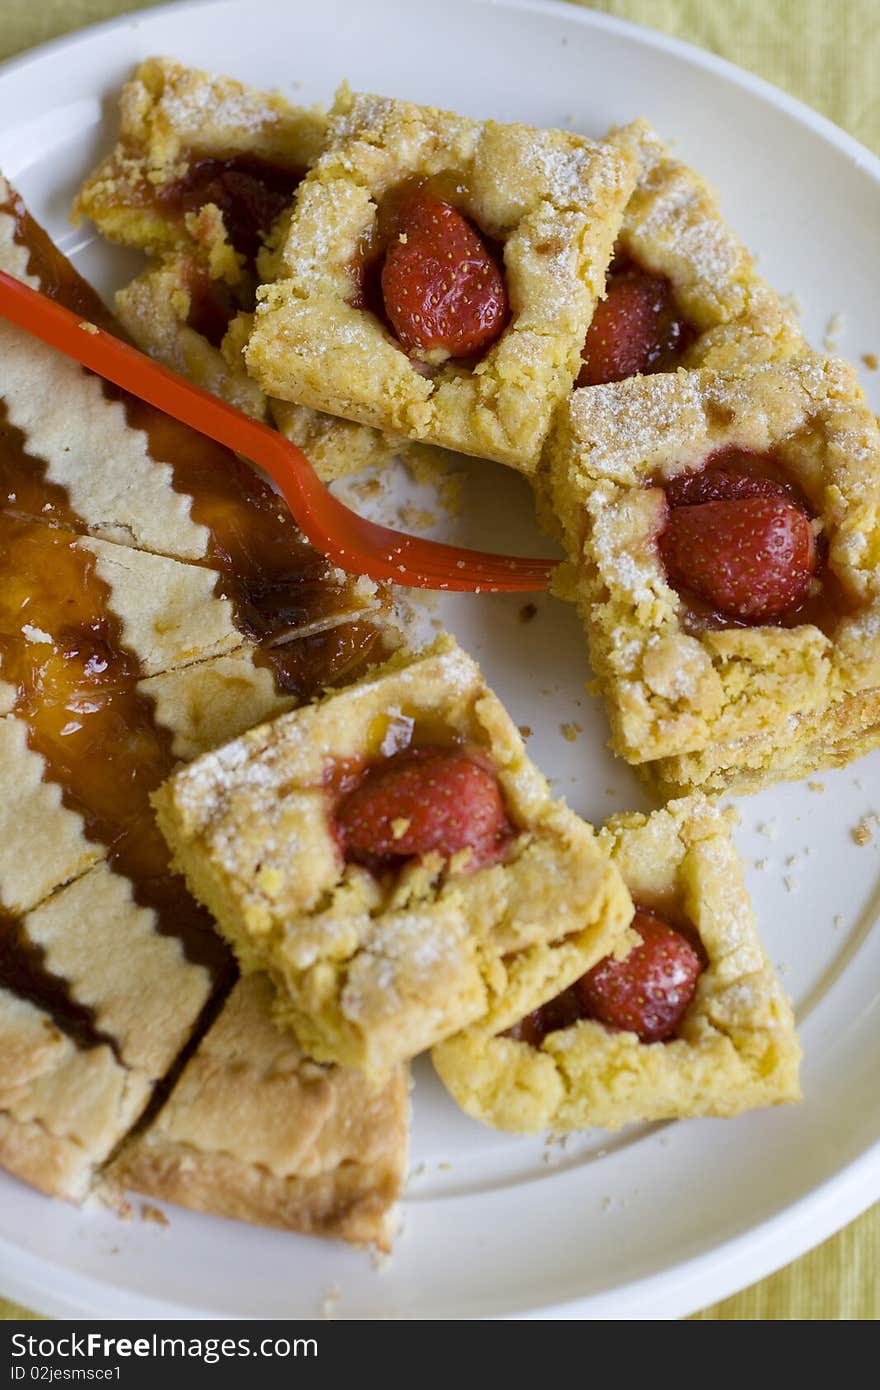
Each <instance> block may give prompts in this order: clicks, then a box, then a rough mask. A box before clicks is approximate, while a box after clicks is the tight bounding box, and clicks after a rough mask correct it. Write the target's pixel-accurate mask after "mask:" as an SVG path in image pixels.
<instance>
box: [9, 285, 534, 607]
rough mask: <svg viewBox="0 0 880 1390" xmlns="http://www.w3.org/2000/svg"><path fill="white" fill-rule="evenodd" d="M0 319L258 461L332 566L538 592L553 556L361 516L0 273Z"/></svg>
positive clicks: (289, 454)
mask: <svg viewBox="0 0 880 1390" xmlns="http://www.w3.org/2000/svg"><path fill="white" fill-rule="evenodd" d="M0 316H2V317H3V318H5V319H8V320H9V322H10V323H14V324H16V325H17V327H19V328H23V329H24V330H25V332H26V333H30V334H32V335H33V336H34V337H36V338H40V339H42V341H43V342H44V343H48V345H49V346H50V347H53V348H57V350H58V351H59V352H63V353H64V354H65V356H67V357H72V358H73V359H74V361H76V362H79V363H80V364H81V365H82V366H83V367H87V368H88V369H89V371H92V372H96V373H97V374H98V376H101V377H104V378H105V380H107V381H112V382H113V383H114V384H115V385H116V386H121V387H122V388H123V390H125V391H128V392H129V393H130V394H131V395H133V396H137V397H138V398H139V399H140V400H142V401H147V402H148V404H150V405H152V406H155V407H156V408H157V409H158V410H162V411H164V412H165V414H166V415H171V416H172V417H173V418H174V419H175V420H179V421H181V423H182V424H184V425H189V426H190V428H191V429H194V430H198V432H199V433H200V434H206V435H207V436H208V437H209V438H210V439H214V440H216V441H217V443H218V444H224V445H225V446H226V447H227V448H228V449H234V450H235V452H236V453H239V454H243V455H244V457H245V458H248V459H250V460H251V461H252V462H253V463H257V464H259V465H260V467H261V468H262V469H264V470H265V472H266V473H267V474H268V475H269V477H270V478H271V479H272V480H273V482H274V483H275V484H276V485H277V487H278V488H279V490H280V492H281V495H282V496H283V498H284V500H285V502H286V503H287V505H288V507H289V508H290V510H291V512H292V514H293V516H294V518H295V519H296V521H297V523H298V525H299V527H300V529H301V530H302V531H303V533H304V534H305V536H306V537H307V538H308V540H309V541H310V542H311V544H312V545H313V546H314V547H315V549H316V550H319V551H320V552H321V553H322V554H323V555H326V556H327V557H328V559H330V560H332V561H333V563H334V564H336V565H339V567H340V568H341V569H344V570H350V571H351V572H353V573H355V574H367V575H369V576H370V578H371V579H380V580H391V581H393V582H394V583H395V584H407V585H411V586H413V587H415V588H419V589H457V590H470V591H475V592H478V593H479V592H481V591H483V592H499V591H502V592H503V591H508V592H527V591H531V590H536V589H546V587H547V584H548V581H549V577H550V571H551V569H552V568H553V566H554V564H555V563H556V562H555V561H553V560H527V559H517V558H515V557H513V556H509V555H490V554H486V553H484V552H483V551H478V550H461V549H459V548H458V547H457V546H452V545H441V544H440V543H439V542H437V541H426V540H421V539H420V538H419V537H418V536H409V535H405V534H404V533H403V532H400V531H394V530H392V529H391V528H390V527H388V526H377V525H375V524H374V523H373V522H371V521H365V520H364V519H363V517H360V516H358V515H357V513H356V512H353V511H351V510H350V508H348V507H345V506H343V504H342V503H341V502H339V501H337V499H336V498H335V497H334V496H333V495H332V494H331V493H330V492H328V490H327V488H326V487H325V486H324V484H323V483H322V482H321V480H320V478H318V476H317V474H316V473H315V470H314V469H313V468H312V465H311V464H310V463H309V460H308V459H307V458H306V456H305V454H304V453H303V452H302V451H301V450H300V449H298V448H297V447H296V445H294V444H291V443H290V442H289V441H288V440H286V439H284V438H283V436H282V435H280V434H278V433H277V432H276V431H275V430H273V429H269V427H268V426H267V425H262V424H259V423H258V422H257V421H256V420H252V419H250V417H249V416H247V415H244V414H242V412H241V411H240V410H236V409H235V407H234V406H231V405H229V404H228V403H227V402H226V401H221V400H218V398H217V397H216V396H212V395H209V394H208V392H207V391H202V390H201V389H200V388H199V387H198V386H193V385H192V383H191V382H189V381H185V380H184V379H183V377H180V376H177V375H176V374H175V373H174V372H170V371H168V369H167V368H166V367H161V366H159V364H158V363H156V362H153V361H151V359H150V358H149V357H146V356H145V355H144V354H143V353H142V352H138V351H137V349H136V348H133V347H129V345H128V344H127V343H123V342H122V341H121V340H120V339H119V338H115V337H113V335H112V334H111V333H105V332H104V330H103V329H101V328H98V327H97V325H95V324H93V323H90V322H89V321H88V320H87V319H82V318H80V317H79V315H78V314H73V313H71V312H70V310H69V309H65V308H64V307H63V305H61V304H57V303H56V302H55V301H54V300H52V299H48V298H47V297H46V296H45V295H42V294H40V293H39V292H38V291H37V290H32V289H31V288H30V287H29V286H28V285H23V284H22V283H21V282H20V281H19V280H15V279H13V277H12V276H10V275H7V274H5V273H4V272H3V271H0Z"/></svg>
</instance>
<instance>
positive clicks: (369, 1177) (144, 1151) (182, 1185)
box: [109, 975, 409, 1250]
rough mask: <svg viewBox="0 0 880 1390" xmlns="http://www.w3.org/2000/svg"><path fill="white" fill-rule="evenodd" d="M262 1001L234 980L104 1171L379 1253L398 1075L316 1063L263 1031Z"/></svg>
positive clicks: (384, 1242) (143, 1187) (259, 991)
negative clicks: (155, 1105)
mask: <svg viewBox="0 0 880 1390" xmlns="http://www.w3.org/2000/svg"><path fill="white" fill-rule="evenodd" d="M271 997H272V987H271V985H270V983H269V981H268V980H267V979H266V977H265V976H264V975H249V976H247V977H246V978H245V979H243V980H240V981H239V982H238V984H237V985H235V987H234V988H233V990H232V992H231V993H230V995H229V996H228V998H227V999H226V1002H225V1003H224V1005H223V1008H222V1010H221V1012H220V1015H219V1017H218V1018H217V1020H216V1022H215V1023H214V1024H213V1025H212V1027H211V1028H210V1029H209V1030H208V1032H207V1033H206V1034H205V1036H204V1037H203V1038H202V1040H201V1042H200V1043H199V1046H198V1048H197V1050H196V1052H195V1054H194V1055H193V1057H192V1058H191V1059H190V1060H189V1061H188V1062H187V1064H186V1066H185V1067H184V1069H183V1072H182V1073H181V1076H180V1078H179V1080H178V1081H177V1083H176V1085H175V1087H174V1089H173V1091H172V1092H171V1095H170V1096H169V1098H168V1100H167V1101H166V1103H165V1104H164V1105H163V1106H162V1108H161V1110H160V1111H159V1113H158V1115H157V1116H156V1117H155V1118H154V1119H153V1120H152V1122H148V1123H147V1124H145V1125H141V1126H139V1127H138V1129H137V1130H136V1131H135V1133H134V1134H133V1136H132V1137H131V1138H130V1139H129V1140H127V1141H126V1143H125V1144H124V1145H123V1147H122V1149H121V1151H120V1153H119V1156H118V1157H117V1158H116V1159H115V1160H114V1162H113V1164H112V1166H111V1168H110V1173H109V1176H110V1178H111V1179H112V1180H113V1181H115V1182H117V1183H119V1184H120V1185H121V1186H123V1187H127V1188H132V1187H133V1188H135V1189H136V1190H137V1191H138V1192H143V1193H146V1194H147V1195H149V1196H154V1197H161V1198H164V1199H165V1200H170V1201H174V1202H180V1203H181V1204H182V1205H183V1206H187V1207H191V1208H192V1209H193V1210H195V1211H206V1212H211V1213H212V1214H213V1215H215V1216H231V1217H235V1218H236V1219H238V1220H239V1221H250V1222H254V1223H255V1224H257V1225H263V1226H281V1227H283V1228H285V1229H286V1230H294V1231H302V1232H304V1233H305V1234H307V1235H320V1236H335V1237H339V1238H341V1239H343V1240H348V1241H353V1242H354V1243H355V1244H367V1243H371V1244H375V1245H377V1246H378V1247H379V1248H380V1249H381V1250H388V1249H389V1247H390V1245H391V1241H392V1238H393V1236H394V1234H395V1230H396V1224H397V1218H396V1212H395V1206H394V1204H395V1202H396V1200H397V1197H398V1196H399V1194H400V1191H401V1189H402V1187H403V1183H404V1180H405V1178H406V1161H407V1132H408V1128H409V1084H408V1077H407V1071H406V1068H405V1067H398V1068H396V1069H395V1070H394V1071H393V1072H392V1073H391V1075H390V1076H389V1077H388V1079H387V1080H386V1081H384V1082H382V1083H379V1084H378V1085H373V1084H371V1083H370V1082H369V1081H367V1080H366V1079H365V1078H364V1077H362V1076H360V1075H358V1073H357V1072H352V1071H343V1070H342V1069H341V1068H339V1067H327V1066H320V1065H319V1064H318V1063H317V1062H313V1061H311V1060H310V1059H309V1058H308V1057H305V1056H304V1055H303V1053H302V1052H301V1051H300V1049H299V1048H298V1047H297V1046H296V1043H295V1042H294V1041H293V1039H292V1038H291V1037H290V1035H289V1033H287V1034H286V1033H284V1032H282V1031H281V1030H280V1029H278V1028H276V1027H275V1026H274V1024H273V1023H272V1021H271V1018H270V1004H271Z"/></svg>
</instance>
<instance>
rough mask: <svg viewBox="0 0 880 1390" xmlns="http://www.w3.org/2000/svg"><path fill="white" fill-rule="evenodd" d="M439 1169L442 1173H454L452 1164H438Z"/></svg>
mask: <svg viewBox="0 0 880 1390" xmlns="http://www.w3.org/2000/svg"><path fill="white" fill-rule="evenodd" d="M437 1167H438V1169H439V1171H440V1172H441V1173H451V1172H452V1164H451V1163H438V1164H437Z"/></svg>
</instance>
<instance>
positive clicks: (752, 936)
mask: <svg viewBox="0 0 880 1390" xmlns="http://www.w3.org/2000/svg"><path fill="white" fill-rule="evenodd" d="M600 840H601V841H602V842H603V844H604V845H605V847H606V848H608V849H609V850H610V851H611V854H612V857H613V861H614V863H615V864H617V866H618V867H619V869H620V871H621V873H622V874H623V877H624V880H625V882H626V884H627V887H628V888H629V890H630V892H631V893H632V896H633V900H634V902H635V904H636V913H635V917H634V918H633V921H632V932H631V935H632V937H633V938H634V940H635V945H634V946H633V948H632V950H631V951H630V952H629V954H628V955H625V956H624V957H623V959H618V958H615V957H609V958H608V959H607V960H604V961H602V962H601V963H600V964H599V965H598V966H596V967H595V968H594V969H593V970H591V971H589V972H588V973H587V974H586V975H584V976H583V978H581V979H580V980H578V981H577V982H576V983H575V984H574V985H572V986H570V987H569V988H567V989H561V990H559V991H558V992H557V993H556V995H555V997H552V998H550V1000H549V1002H547V998H548V993H547V983H548V982H547V981H541V982H540V984H541V988H540V989H532V990H531V991H529V990H528V989H526V990H519V991H516V990H514V991H511V993H510V994H509V995H507V996H502V997H501V998H499V999H498V1000H497V1001H496V1003H495V1006H494V1008H493V1010H492V1011H491V1013H490V1014H489V1015H487V1017H486V1018H484V1019H482V1020H481V1021H480V1023H479V1024H477V1025H475V1026H473V1027H471V1028H468V1029H466V1030H464V1031H463V1032H462V1033H460V1034H459V1035H458V1036H457V1037H454V1038H449V1039H448V1040H447V1041H446V1042H444V1043H442V1044H440V1046H439V1047H436V1048H435V1049H434V1052H433V1059H434V1065H435V1067H436V1068H437V1071H438V1072H439V1074H440V1076H441V1078H442V1080H443V1081H444V1082H445V1084H446V1086H447V1088H448V1090H449V1091H450V1093H451V1094H452V1096H453V1097H454V1098H455V1100H456V1101H458V1103H459V1105H460V1106H461V1107H462V1108H463V1109H464V1110H465V1111H467V1113H468V1114H469V1115H472V1116H474V1118H475V1119H479V1120H482V1121H484V1123H486V1124H490V1125H494V1126H495V1127H496V1128H498V1129H506V1130H514V1131H519V1132H526V1133H534V1132H537V1131H539V1130H543V1129H550V1130H554V1131H556V1132H564V1131H567V1130H573V1129H588V1128H590V1127H592V1126H598V1127H601V1128H604V1129H619V1128H620V1127H621V1126H622V1125H626V1124H631V1123H633V1122H634V1121H646V1120H669V1119H683V1118H685V1117H688V1116H695V1115H719V1116H730V1115H737V1114H739V1113H740V1112H741V1111H744V1110H750V1109H753V1108H756V1107H759V1106H766V1105H780V1104H783V1103H784V1102H787V1101H794V1100H798V1099H800V1088H799V1085H798V1067H799V1063H800V1055H801V1054H800V1047H799V1045H798V1041H797V1037H796V1035H795V1028H794V1018H793V1016H792V1011H791V1007H790V1005H789V1003H788V1000H787V999H786V997H785V995H784V994H783V992H782V989H781V988H780V985H779V982H778V981H777V979H776V976H775V974H774V972H773V969H772V967H771V965H770V963H769V961H768V959H767V957H766V955H765V953H764V951H763V949H762V947H761V944H760V942H759V940H758V936H757V932H756V928H755V919H754V913H753V911H752V907H751V903H750V901H749V898H748V895H747V893H746V889H745V885H744V883H743V879H742V872H741V868H740V864H739V860H738V858H737V854H736V851H735V849H734V847H733V844H732V841H731V839H730V832H729V828H728V825H727V823H726V819H725V817H724V815H723V813H722V812H720V811H719V810H718V809H717V808H716V807H715V806H713V805H712V804H711V803H710V802H709V801H707V800H706V799H705V798H702V797H695V798H689V799H685V800H682V801H674V802H671V803H670V805H669V806H667V807H666V809H665V810H663V811H656V812H655V813H654V814H653V815H652V816H648V817H646V816H642V815H622V816H615V817H614V818H613V819H612V820H611V821H609V823H608V825H607V826H606V828H605V829H604V830H603V831H602V832H601V835H600ZM527 1010H530V1011H529V1012H526V1011H527Z"/></svg>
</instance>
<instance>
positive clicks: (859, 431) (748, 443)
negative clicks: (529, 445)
mask: <svg viewBox="0 0 880 1390" xmlns="http://www.w3.org/2000/svg"><path fill="white" fill-rule="evenodd" d="M728 445H735V446H737V447H740V448H743V449H747V450H753V451H756V452H758V453H761V452H764V451H766V450H768V449H771V448H772V450H773V451H774V453H775V454H776V455H777V457H779V458H780V459H781V460H782V462H783V463H784V464H785V465H786V466H787V468H788V469H789V471H790V473H791V475H792V477H793V479H794V481H795V482H797V483H798V484H799V486H800V488H801V490H802V492H803V493H804V494H805V496H806V497H807V499H808V501H809V502H810V504H811V506H812V509H813V511H814V513H815V514H816V516H817V518H818V519H819V523H820V525H821V531H822V535H823V538H824V541H825V543H826V544H827V547H828V552H827V553H828V559H827V564H828V568H829V570H830V571H831V573H832V575H833V577H834V579H835V580H836V582H837V585H838V586H839V588H840V590H841V593H842V595H843V598H844V600H845V602H846V604H847V605H848V607H847V608H846V610H845V611H843V610H842V616H841V617H840V618H839V619H838V621H837V623H836V625H835V626H834V627H833V629H832V632H831V635H830V636H828V635H826V633H825V632H824V631H822V630H820V629H819V628H818V627H815V626H812V625H811V624H803V625H801V626H797V627H790V628H785V627H777V626H762V627H751V628H745V627H725V628H720V629H717V630H703V631H687V630H686V627H685V606H684V603H683V600H682V599H681V598H680V597H679V595H678V594H677V593H676V591H675V590H674V589H673V588H671V587H670V585H669V584H668V583H667V580H666V575H665V571H664V569H663V566H662V562H661V560H660V557H659V553H658V550H657V545H656V538H657V535H658V531H659V528H660V527H661V526H662V524H663V494H662V490H661V488H659V487H658V486H656V485H652V483H654V482H655V481H656V480H657V479H658V478H659V479H664V480H666V479H670V478H672V477H674V476H676V475H677V474H679V473H681V472H684V471H686V470H687V469H689V468H692V467H694V466H695V465H697V464H698V463H700V462H702V461H703V460H704V459H706V457H707V456H708V455H709V454H711V453H713V452H714V451H715V450H718V449H720V448H723V447H725V446H728ZM547 457H548V468H549V477H550V483H551V487H552V495H553V505H554V509H555V512H556V515H557V516H558V518H559V520H560V522H561V524H562V527H563V531H564V534H565V543H566V548H567V550H568V553H569V556H570V561H571V563H570V565H569V566H568V567H566V569H565V570H564V571H563V572H562V573H561V574H560V576H559V580H558V589H559V591H560V592H562V593H564V594H565V595H566V596H568V597H570V598H572V599H573V600H574V601H575V602H576V603H577V605H578V607H579V609H580V611H581V614H582V617H583V620H584V623H585V626H586V629H587V634H588V638H589V645H590V653H591V661H592V666H593V670H594V672H595V675H596V678H597V681H598V684H599V686H600V688H601V690H602V692H603V694H604V696H605V701H606V705H607V709H608V715H609V719H610V721H611V727H612V740H611V746H612V748H613V749H614V751H615V752H616V753H618V754H619V755H620V756H622V757H624V758H626V759H627V761H628V762H631V763H635V764H638V765H643V771H644V774H645V776H646V777H647V778H648V780H649V781H650V782H651V784H652V785H653V786H655V787H656V788H657V789H659V790H660V791H661V792H662V794H663V795H664V796H670V795H675V794H680V793H682V792H686V791H688V790H692V789H694V788H697V787H702V788H703V789H705V790H707V791H721V790H736V791H746V790H752V789H754V788H757V787H759V786H762V785H764V784H765V783H767V782H772V781H778V780H780V779H783V778H787V777H800V776H803V775H805V774H806V773H809V772H812V771H814V770H815V769H817V768H819V767H823V766H828V765H833V764H836V763H840V762H846V761H848V760H849V759H850V758H851V757H853V756H856V755H857V754H858V753H860V752H864V751H867V749H868V748H870V747H873V746H874V745H875V744H876V743H877V742H880V717H878V716H880V560H878V555H880V549H878V534H880V433H878V429H877V422H876V420H875V419H874V416H873V415H872V414H871V412H870V411H869V410H868V409H867V407H866V406H865V404H864V402H863V398H862V395H861V391H860V389H859V386H858V383H857V379H856V376H855V372H854V370H853V369H852V368H851V367H849V366H848V365H847V364H846V363H843V362H838V361H829V360H824V359H821V358H817V357H813V356H810V357H803V358H799V359H796V360H792V361H791V362H789V363H786V364H770V365H766V366H764V367H759V368H755V369H753V370H750V371H743V372H740V373H733V372H731V373H712V372H709V371H700V372H685V371H680V372H678V373H675V374H668V375H658V376H654V377H642V378H633V379H631V380H629V381H624V382H619V383H616V384H615V385H612V386H603V387H594V388H588V389H585V390H581V391H576V392H575V393H574V395H573V396H572V398H571V400H570V402H569V403H568V405H567V406H566V408H565V409H564V410H563V411H561V412H560V415H559V418H558V423H557V427H556V430H555V434H554V438H553V440H552V442H551V444H550V446H549V448H548V455H547Z"/></svg>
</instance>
